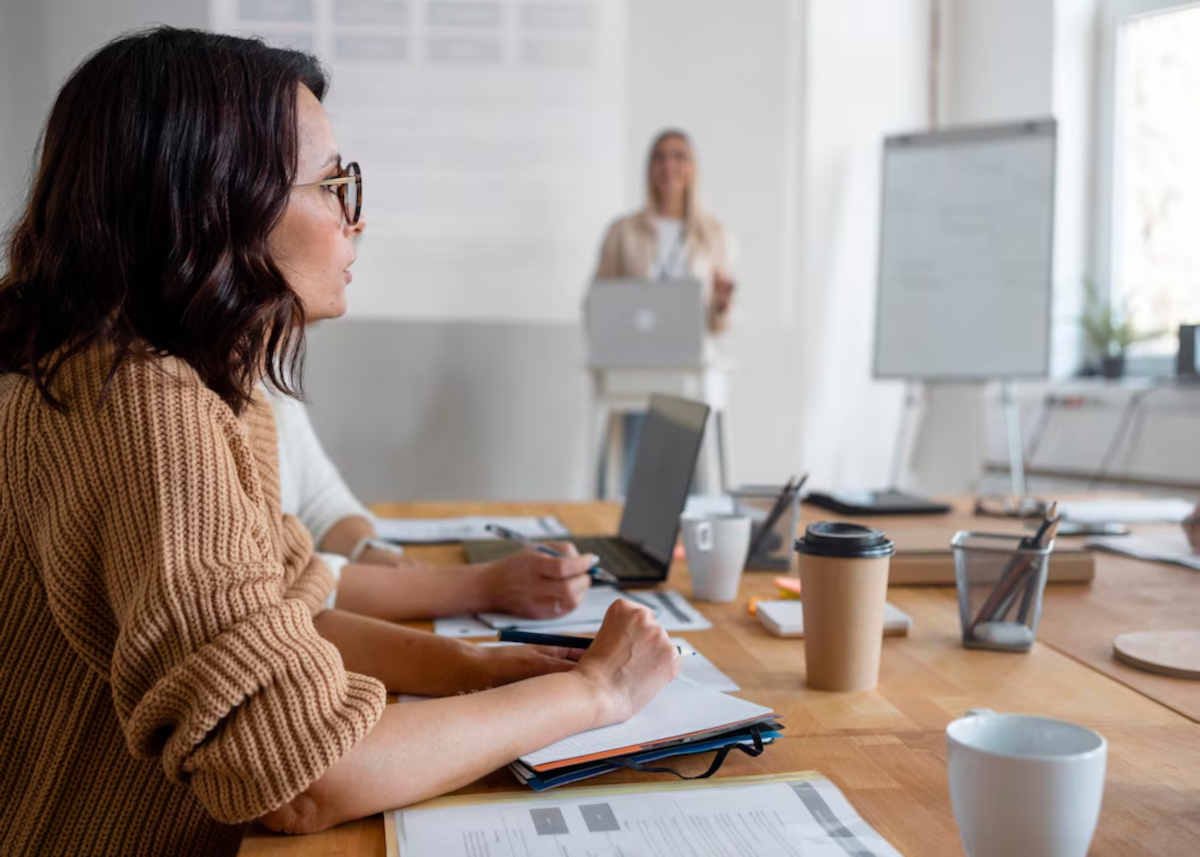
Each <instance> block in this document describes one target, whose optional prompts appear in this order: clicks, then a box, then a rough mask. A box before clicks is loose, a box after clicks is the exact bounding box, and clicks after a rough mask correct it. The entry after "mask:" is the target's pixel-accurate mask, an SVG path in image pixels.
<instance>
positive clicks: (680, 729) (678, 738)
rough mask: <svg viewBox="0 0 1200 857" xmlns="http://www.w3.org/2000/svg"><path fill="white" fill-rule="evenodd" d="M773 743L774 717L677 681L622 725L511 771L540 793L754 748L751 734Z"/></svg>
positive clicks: (566, 742) (530, 757)
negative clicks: (683, 758) (682, 758)
mask: <svg viewBox="0 0 1200 857" xmlns="http://www.w3.org/2000/svg"><path fill="white" fill-rule="evenodd" d="M752 727H753V728H754V730H755V731H757V732H758V733H759V735H760V740H761V742H762V743H763V744H769V743H771V742H772V741H773V740H774V739H775V738H776V737H778V735H779V730H780V729H781V728H782V727H781V726H780V725H779V724H778V723H777V722H776V721H775V712H774V711H772V710H771V709H769V708H764V707H763V706H761V705H755V704H754V703H753V702H747V701H746V700H744V699H738V698H737V697H734V696H729V695H727V694H724V693H721V692H719V691H716V690H712V689H711V688H707V687H703V686H701V685H699V684H697V683H696V682H693V681H691V680H689V679H686V678H683V677H682V676H680V677H677V678H676V679H675V680H674V681H672V682H671V683H670V684H668V685H667V686H666V687H664V688H663V689H662V690H661V691H659V693H658V695H657V696H656V697H654V699H652V700H650V702H649V703H648V704H647V705H646V707H645V708H643V709H642V710H641V711H639V712H638V713H637V714H635V715H634V716H633V717H631V718H630V719H629V720H626V721H625V722H624V723H615V724H613V725H612V726H605V727H602V728H600V729H592V730H590V731H588V732H580V733H579V734H577V735H572V736H570V737H569V738H564V739H562V740H561V741H556V742H554V743H553V744H551V745H550V746H548V747H543V748H542V749H541V750H538V751H536V752H533V753H528V754H526V755H524V756H522V757H521V758H520V759H518V760H517V761H516V762H514V763H513V764H512V765H510V766H509V768H510V770H512V772H513V773H514V774H515V775H516V777H517V779H519V780H520V781H521V782H522V783H525V784H527V785H529V786H531V787H533V788H535V789H537V790H539V791H541V790H544V789H549V788H554V787H555V786H559V785H563V784H565V783H571V782H577V781H578V780H582V779H586V778H588V777H595V776H598V775H600V774H603V773H606V772H608V771H611V770H616V769H617V768H621V767H624V766H625V765H624V762H623V760H625V759H632V760H633V761H636V762H640V763H646V762H650V761H656V760H658V759H662V758H665V757H668V756H675V755H682V754H685V753H699V752H704V751H706V750H715V749H719V748H721V747H725V746H727V745H731V744H753V743H754V732H753V731H751V730H752Z"/></svg>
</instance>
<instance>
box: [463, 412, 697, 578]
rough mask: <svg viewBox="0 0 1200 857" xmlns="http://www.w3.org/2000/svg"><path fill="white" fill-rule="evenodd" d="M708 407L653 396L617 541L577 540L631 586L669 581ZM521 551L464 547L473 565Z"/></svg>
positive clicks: (480, 544)
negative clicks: (680, 520) (672, 557)
mask: <svg viewBox="0 0 1200 857" xmlns="http://www.w3.org/2000/svg"><path fill="white" fill-rule="evenodd" d="M708 411H709V408H708V405H705V404H702V403H700V402H693V401H690V400H688V399H679V398H676V397H674V396H663V395H658V394H656V395H653V396H651V397H650V409H649V411H648V412H647V415H646V424H645V426H643V428H642V434H641V437H640V438H639V439H638V446H637V451H636V453H635V455H634V460H633V473H632V475H631V476H630V479H629V493H628V495H627V496H626V498H625V508H624V510H623V511H622V513H621V525H620V527H619V529H618V532H617V535H616V536H572V537H570V538H566V539H559V540H558V541H567V542H571V543H573V544H574V545H575V546H576V547H577V548H578V549H579V552H580V553H594V554H596V555H597V556H599V557H600V565H601V566H602V567H604V568H605V569H606V570H607V571H609V572H611V573H612V574H613V575H614V576H615V577H616V578H617V579H618V580H620V581H621V583H622V585H625V586H653V585H654V584H656V583H661V582H662V581H664V580H666V579H667V571H668V570H669V569H670V567H671V555H672V553H673V552H674V550H675V540H676V538H677V537H678V535H679V516H680V515H681V514H682V513H683V509H684V506H685V505H686V504H687V497H688V490H689V489H690V488H691V484H692V476H693V474H694V473H695V470H696V460H697V458H698V457H699V454H700V444H701V441H702V440H703V439H704V425H705V423H706V422H707V421H708ZM519 549H520V546H519V545H515V544H513V543H512V542H506V541H501V540H498V539H497V540H494V541H493V540H489V541H473V542H464V543H463V552H464V553H465V554H466V556H467V559H468V560H470V561H471V562H489V561H491V560H494V559H499V558H500V557H503V556H507V555H508V554H510V553H513V552H514V551H516V550H519Z"/></svg>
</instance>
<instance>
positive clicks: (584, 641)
mask: <svg viewBox="0 0 1200 857" xmlns="http://www.w3.org/2000/svg"><path fill="white" fill-rule="evenodd" d="M500 642H502V643H530V644H532V645H534V646H560V647H561V648H564V649H586V648H587V647H588V646H590V645H591V644H592V638H591V637H570V636H567V635H566V634H538V633H536V632H534V631H518V630H515V629H513V628H502V629H501V630H500ZM675 651H677V652H679V654H681V655H694V654H696V650H695V649H688V650H687V651H684V649H683V647H682V646H676V647H675Z"/></svg>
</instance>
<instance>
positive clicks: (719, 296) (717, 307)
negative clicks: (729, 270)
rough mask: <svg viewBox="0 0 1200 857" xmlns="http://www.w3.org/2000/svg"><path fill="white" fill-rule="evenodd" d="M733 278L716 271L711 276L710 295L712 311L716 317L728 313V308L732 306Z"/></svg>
mask: <svg viewBox="0 0 1200 857" xmlns="http://www.w3.org/2000/svg"><path fill="white" fill-rule="evenodd" d="M733 289H734V282H733V278H732V277H730V276H729V275H728V274H726V273H725V272H724V271H717V272H716V273H714V274H713V294H712V311H713V313H715V314H716V315H724V314H725V313H727V312H729V307H730V306H732V304H733Z"/></svg>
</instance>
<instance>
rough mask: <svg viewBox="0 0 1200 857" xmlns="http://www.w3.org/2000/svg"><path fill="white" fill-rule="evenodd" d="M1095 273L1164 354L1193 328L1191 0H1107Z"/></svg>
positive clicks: (1194, 48)
mask: <svg viewBox="0 0 1200 857" xmlns="http://www.w3.org/2000/svg"><path fill="white" fill-rule="evenodd" d="M1104 37H1105V58H1106V69H1105V71H1106V84H1105V86H1104V89H1103V90H1102V91H1103V94H1104V101H1103V103H1102V105H1101V106H1102V111H1103V115H1104V121H1103V124H1102V129H1103V131H1104V138H1105V139H1102V140H1101V146H1102V149H1103V150H1104V151H1103V153H1102V157H1101V164H1102V169H1103V171H1104V173H1105V174H1103V175H1101V177H1100V182H1099V185H1100V188H1101V197H1100V198H1101V202H1102V204H1101V211H1100V217H1101V223H1100V225H1099V228H1098V230H1097V236H1098V241H1097V249H1098V251H1099V259H1098V260H1097V261H1098V265H1097V270H1098V271H1099V272H1100V274H1101V280H1102V285H1104V284H1105V283H1106V284H1107V285H1108V287H1109V288H1110V289H1111V295H1112V299H1113V301H1114V304H1115V305H1116V306H1118V307H1124V308H1127V309H1128V311H1129V312H1130V313H1131V314H1132V317H1133V320H1134V322H1135V325H1136V327H1137V329H1138V330H1140V331H1143V332H1151V331H1157V332H1159V334H1160V335H1159V336H1158V337H1157V338H1155V339H1153V340H1150V341H1147V342H1145V343H1143V344H1142V345H1141V346H1140V347H1138V348H1137V349H1136V351H1135V353H1141V354H1143V355H1154V354H1158V355H1169V354H1173V353H1174V351H1175V347H1176V341H1177V340H1176V328H1177V327H1178V326H1179V325H1180V324H1196V323H1200V3H1197V2H1196V0H1188V2H1180V0H1174V2H1170V0H1108V4H1107V8H1106V16H1105V26H1104Z"/></svg>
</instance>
